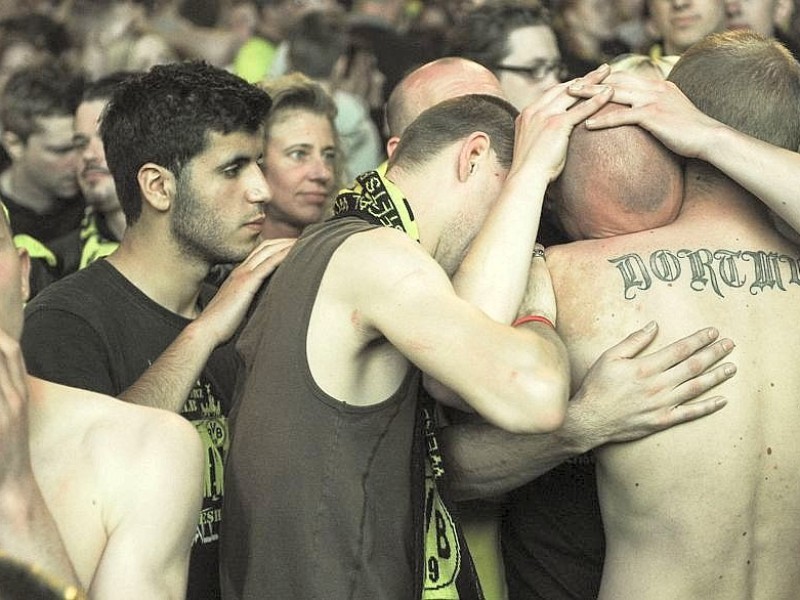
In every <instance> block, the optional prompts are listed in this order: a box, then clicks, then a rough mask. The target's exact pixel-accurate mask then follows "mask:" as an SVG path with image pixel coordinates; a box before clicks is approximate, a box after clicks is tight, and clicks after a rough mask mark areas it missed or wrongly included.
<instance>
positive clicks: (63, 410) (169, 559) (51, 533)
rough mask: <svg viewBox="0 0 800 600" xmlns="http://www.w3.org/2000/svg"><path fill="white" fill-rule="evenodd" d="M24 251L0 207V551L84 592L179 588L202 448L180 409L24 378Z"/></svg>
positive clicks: (174, 593)
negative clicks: (141, 404) (128, 401)
mask: <svg viewBox="0 0 800 600" xmlns="http://www.w3.org/2000/svg"><path fill="white" fill-rule="evenodd" d="M28 268H29V260H28V256H27V253H25V251H19V252H18V251H17V250H16V249H15V248H14V245H13V243H12V241H11V232H10V229H9V226H8V222H7V220H6V217H5V214H3V216H0V308H2V310H0V442H1V443H0V552H4V553H8V554H10V555H11V556H13V557H15V558H17V559H20V560H22V561H24V562H27V563H29V564H32V565H36V566H38V567H40V568H41V569H42V570H43V571H44V572H45V573H46V574H48V575H49V576H51V577H52V578H54V579H56V580H59V581H61V582H63V583H64V584H67V585H72V586H74V587H75V588H83V589H85V590H87V591H88V593H89V595H90V596H91V597H92V598H109V599H111V598H113V599H115V600H116V599H122V598H131V599H133V598H183V597H184V594H185V593H186V577H187V569H188V564H189V550H190V548H191V544H192V538H193V536H194V531H195V524H196V521H197V514H198V512H199V510H200V502H201V495H202V477H203V454H202V450H201V444H200V438H199V436H198V435H197V433H196V432H195V431H194V428H193V427H192V426H191V424H189V423H188V422H187V421H186V420H184V419H182V418H181V417H180V416H178V415H175V414H172V413H169V412H166V411H161V410H156V409H150V408H143V407H139V406H134V405H130V404H125V403H122V402H113V401H112V399H111V398H108V397H106V396H102V395H100V394H95V393H93V392H89V391H86V390H78V389H76V388H71V387H66V386H63V385H57V384H55V383H50V382H47V381H44V380H41V379H37V378H35V377H31V376H30V375H28V374H27V373H26V371H25V366H24V364H23V361H22V354H21V352H20V348H19V338H20V335H21V333H22V304H23V301H24V299H25V298H26V297H27V292H28Z"/></svg>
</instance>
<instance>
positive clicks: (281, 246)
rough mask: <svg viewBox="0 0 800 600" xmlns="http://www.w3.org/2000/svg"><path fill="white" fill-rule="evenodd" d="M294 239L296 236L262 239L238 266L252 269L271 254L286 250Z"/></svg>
mask: <svg viewBox="0 0 800 600" xmlns="http://www.w3.org/2000/svg"><path fill="white" fill-rule="evenodd" d="M296 241H297V239H296V238H279V239H273V240H266V241H263V242H261V243H260V244H259V245H258V246H256V247H255V248H254V249H253V251H252V252H250V254H249V255H248V256H247V258H245V259H244V260H243V261H242V263H241V265H240V266H241V267H242V268H243V269H248V270H253V269H255V268H257V267H258V266H260V265H261V264H262V263H263V262H264V261H265V260H268V259H269V258H271V257H272V256H275V255H276V254H280V253H285V252H287V251H288V250H289V249H290V248H291V247H292V246H293V245H294V243H295V242H296Z"/></svg>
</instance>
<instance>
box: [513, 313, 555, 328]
mask: <svg viewBox="0 0 800 600" xmlns="http://www.w3.org/2000/svg"><path fill="white" fill-rule="evenodd" d="M531 321H536V322H537V323H544V324H545V325H549V326H550V327H552V328H553V329H555V328H556V326H555V325H553V322H552V321H551V320H550V319H548V318H547V317H543V316H542V315H527V316H524V317H520V318H519V319H517V320H516V321H514V322H513V323H512V324H511V326H512V327H516V326H517V325H522V324H523V323H530V322H531Z"/></svg>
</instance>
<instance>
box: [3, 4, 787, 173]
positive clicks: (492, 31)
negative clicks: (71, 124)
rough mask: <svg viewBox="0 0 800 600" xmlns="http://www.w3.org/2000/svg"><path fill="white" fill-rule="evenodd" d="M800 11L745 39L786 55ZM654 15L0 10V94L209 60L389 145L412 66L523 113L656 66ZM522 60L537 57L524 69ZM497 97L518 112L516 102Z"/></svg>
mask: <svg viewBox="0 0 800 600" xmlns="http://www.w3.org/2000/svg"><path fill="white" fill-rule="evenodd" d="M799 1H800V0H779V1H778V2H777V4H776V3H775V2H772V3H770V4H776V6H775V8H774V9H773V10H772V13H771V18H770V19H769V21H770V22H769V23H763V24H762V23H756V22H751V23H746V24H744V25H746V26H748V27H751V28H753V29H761V31H759V33H762V34H766V35H771V36H775V37H778V38H779V39H781V40H782V41H784V43H786V44H787V46H789V47H790V49H792V48H794V47H795V46H796V43H797V41H798V39H799V38H800V10H798V6H797V5H798V2H799ZM649 4H652V3H648V2H646V1H645V0H527V1H523V2H520V1H513V2H509V0H485V1H483V2H481V1H479V0H424V1H423V0H3V1H2V2H0V86H2V84H3V82H4V81H5V80H7V78H8V77H9V75H10V73H11V72H13V71H14V70H15V69H17V68H19V67H21V66H25V65H30V64H36V63H37V62H44V61H49V60H50V59H52V58H53V57H56V58H57V59H58V60H60V61H63V63H64V64H66V65H68V66H69V67H71V68H73V69H75V70H78V71H80V72H81V73H83V74H84V75H85V76H86V77H87V78H88V79H98V78H100V77H103V76H105V75H108V74H110V73H113V72H117V71H141V70H146V69H147V68H149V67H150V66H152V65H154V64H159V63H165V62H170V61H175V60H184V59H202V60H205V61H207V62H209V63H211V64H213V65H216V66H220V67H225V68H228V69H230V70H232V71H234V72H236V73H237V74H239V75H241V76H242V77H244V78H245V79H247V80H249V81H251V82H258V81H261V80H264V79H268V78H271V77H275V76H278V75H281V74H283V73H286V72H288V71H300V72H302V73H304V74H306V75H308V76H309V77H311V78H313V79H315V80H317V81H320V82H322V83H323V84H324V85H325V87H326V88H327V89H328V91H330V92H337V93H339V94H342V95H343V98H344V99H342V100H341V102H340V101H339V100H337V105H338V107H339V112H340V115H339V118H340V119H346V118H347V115H346V114H344V115H343V114H341V113H342V112H345V113H346V112H347V110H345V111H343V109H342V104H346V103H347V102H348V100H349V101H350V103H351V104H352V101H353V98H355V99H356V100H357V101H358V102H361V103H363V104H365V105H366V107H368V109H369V111H370V114H371V116H372V119H373V121H374V124H375V126H376V128H377V130H378V132H379V133H380V135H381V136H382V137H383V139H384V141H385V139H386V137H387V133H386V131H385V129H384V124H383V115H382V110H383V105H384V103H385V102H386V100H387V96H388V93H389V92H390V91H391V90H392V89H393V87H394V85H395V84H396V83H397V82H398V81H399V79H400V78H401V77H402V75H403V74H404V73H406V72H407V71H409V70H410V69H411V68H413V67H414V66H417V65H419V64H422V63H424V62H427V61H429V60H432V59H435V58H438V57H440V56H445V55H460V56H466V57H468V58H471V59H473V60H476V61H477V62H480V63H482V64H484V65H485V66H488V67H489V68H491V69H492V70H493V71H495V72H496V73H497V75H498V77H499V78H500V79H501V82H502V81H503V79H504V78H506V79H508V80H509V85H510V86H511V87H512V88H513V85H514V80H516V81H517V84H518V85H519V86H520V91H519V92H518V93H520V94H521V95H522V96H523V97H525V98H526V100H530V98H531V93H530V88H531V86H536V85H538V86H539V87H547V86H549V85H551V84H552V83H553V82H554V81H555V80H557V79H564V78H569V77H575V76H580V75H582V74H584V73H586V72H587V71H588V70H590V69H592V68H594V67H595V66H597V65H598V64H601V63H602V62H605V61H608V60H609V59H611V58H613V57H614V56H617V55H620V54H625V53H643V54H651V55H652V54H657V53H659V52H661V50H660V49H659V48H660V46H659V42H660V41H661V38H662V37H663V36H662V34H661V33H660V32H659V27H658V23H657V22H656V23H654V19H653V18H652V16H651V15H650V14H649V13H650V11H649V8H650V6H649ZM746 4H754V3H752V2H750V1H749V0H726V3H725V5H726V6H725V8H726V12H727V19H728V21H729V26H734V25H735V21H736V18H737V17H736V14H737V13H739V12H744V11H745V9H746V8H747V7H746V6H745V7H743V6H742V5H746ZM755 4H758V3H755ZM526 25H528V26H530V25H541V26H542V27H538V28H537V31H536V33H535V37H534V38H531V37H523V34H520V35H518V36H516V37H515V36H513V35H512V34H513V33H514V30H516V29H518V28H521V27H523V26H526ZM528 31H530V30H528ZM524 35H525V36H527V35H529V34H528V33H526V34H524ZM517 38H518V39H517ZM517 47H518V56H517V55H515V53H514V50H515V49H516V48H517ZM531 48H534V49H535V50H531ZM530 52H535V54H536V56H535V57H534V58H535V60H533V61H532V59H531V57H530V56H528V55H527V54H530ZM668 53H670V54H679V53H680V52H679V51H675V50H674V49H673V51H672V52H668ZM506 91H507V93H510V97H511V99H512V101H513V100H514V98H515V95H514V92H513V89H512V90H511V92H509V90H508V89H507V90H506ZM515 103H516V102H515ZM351 110H352V109H351ZM340 129H341V128H340ZM340 133H341V131H340ZM362 145H364V144H363V143H362ZM366 145H367V146H368V150H369V148H372V146H371V145H370V144H366ZM381 146H382V145H380V146H378V147H377V149H374V150H369V151H368V152H367V153H366V155H365V156H363V157H362V158H361V161H362V162H360V163H359V162H358V161H356V162H355V164H353V165H352V170H351V172H350V173H345V174H346V175H347V174H349V175H352V174H353V173H356V172H359V171H361V170H363V168H371V167H372V166H374V164H375V162H374V156H370V152H378V153H380V152H381V151H382V147H381Z"/></svg>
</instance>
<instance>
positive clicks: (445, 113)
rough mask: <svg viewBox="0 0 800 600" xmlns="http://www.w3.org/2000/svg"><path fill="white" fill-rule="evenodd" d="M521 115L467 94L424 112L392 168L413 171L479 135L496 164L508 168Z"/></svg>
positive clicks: (501, 102)
mask: <svg viewBox="0 0 800 600" xmlns="http://www.w3.org/2000/svg"><path fill="white" fill-rule="evenodd" d="M518 114H519V113H518V111H517V109H516V108H514V107H513V106H512V105H511V104H509V103H508V102H506V101H505V100H503V99H502V98H498V97H496V96H488V95H485V94H468V95H466V96H458V97H456V98H451V99H450V100H445V101H444V102H440V103H439V104H436V105H434V106H433V107H431V108H429V109H427V110H426V111H424V112H422V114H420V115H419V116H418V117H417V118H416V119H415V120H414V121H413V122H412V123H411V124H410V125H409V126H408V127H407V128H406V130H405V132H403V136H402V137H401V138H400V142H399V143H398V144H397V148H396V149H395V151H394V153H393V155H392V159H391V161H390V162H391V164H390V166H394V165H397V166H398V167H401V168H409V167H411V168H413V167H414V166H417V165H421V164H424V163H425V162H427V161H428V160H430V157H431V156H434V155H435V154H437V153H438V152H439V151H441V150H442V149H443V148H445V147H446V146H449V145H450V144H453V143H455V142H457V141H459V140H461V139H464V138H466V137H467V136H469V135H470V134H472V133H474V132H476V131H482V132H484V133H485V134H486V135H488V136H489V139H490V140H491V144H492V149H493V150H494V152H495V155H496V156H497V161H498V162H499V163H500V165H502V166H503V167H505V168H508V167H510V166H511V160H512V159H513V158H514V134H515V129H514V123H515V120H516V118H517V115H518Z"/></svg>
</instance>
